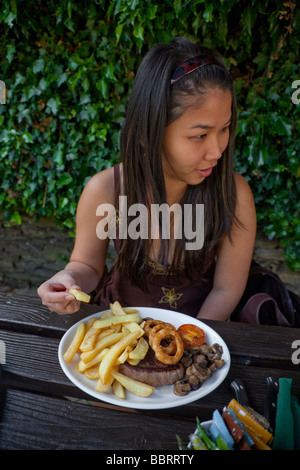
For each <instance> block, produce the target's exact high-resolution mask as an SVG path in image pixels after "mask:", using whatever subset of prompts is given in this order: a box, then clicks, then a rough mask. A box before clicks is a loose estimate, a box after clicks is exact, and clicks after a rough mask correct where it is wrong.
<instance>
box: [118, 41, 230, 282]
mask: <svg viewBox="0 0 300 470" xmlns="http://www.w3.org/2000/svg"><path fill="white" fill-rule="evenodd" d="M202 54H203V55H206V56H208V57H209V58H210V59H211V61H212V62H213V64H212V65H208V66H205V67H201V68H199V69H197V70H195V71H194V72H193V73H190V74H189V75H187V76H185V77H184V78H182V79H180V80H179V81H178V82H176V83H174V84H173V85H172V86H170V80H171V76H172V73H173V72H174V70H175V69H176V68H177V67H178V66H179V65H180V64H182V63H183V62H185V61H186V60H188V59H190V58H192V57H194V56H197V55H202ZM212 88H219V89H221V90H230V92H231V95H232V120H231V124H230V128H229V142H228V146H227V148H226V150H225V151H224V153H223V155H222V158H221V159H220V160H219V162H218V165H217V166H216V168H214V170H213V172H212V174H211V175H210V176H209V178H206V179H205V180H204V181H203V182H202V183H200V184H198V185H195V186H192V185H189V186H188V188H187V190H186V192H185V195H184V197H183V199H182V201H181V204H185V203H187V204H192V205H193V207H195V205H196V204H204V208H205V239H204V245H203V248H202V249H201V250H189V251H185V249H184V245H185V243H186V240H185V238H184V236H183V237H182V239H181V240H176V247H175V254H174V258H173V265H174V266H175V265H177V264H178V263H179V262H180V261H182V260H183V262H184V267H185V271H186V275H187V276H189V277H191V275H192V273H193V272H195V267H197V273H198V275H200V276H203V277H204V276H205V272H206V271H207V269H208V268H209V267H210V265H211V263H212V262H213V260H214V259H215V257H216V256H217V253H218V248H219V246H220V242H221V241H222V239H223V237H224V235H225V234H227V235H228V236H229V237H230V233H231V229H232V225H233V221H234V219H235V215H234V213H235V205H236V193H235V183H234V171H233V154H234V138H235V130H236V116H237V112H236V99H235V93H234V87H233V81H232V78H231V76H230V74H229V72H228V70H227V68H226V66H225V64H224V62H223V60H222V58H221V57H220V55H219V54H218V53H217V52H215V51H213V50H211V49H208V48H204V47H202V46H198V45H196V44H194V43H192V42H190V41H189V40H187V39H184V38H175V39H174V40H172V41H171V42H170V43H169V44H158V45H156V46H154V47H153V48H152V49H151V50H150V51H149V52H148V53H147V54H146V56H145V57H144V59H143V60H142V62H141V65H140V67H139V69H138V71H137V74H136V77H135V81H134V85H133V89H132V92H131V95H130V99H129V103H128V108H127V113H126V119H125V122H124V125H123V128H122V131H121V141H120V150H121V160H122V163H123V182H124V194H125V195H126V196H127V205H128V207H129V206H130V205H131V204H135V203H137V202H138V203H141V204H144V205H145V206H146V207H147V208H148V209H150V206H151V203H156V204H163V203H166V202H167V201H166V188H165V181H164V173H163V168H162V143H163V138H164V133H165V129H166V127H167V125H168V124H170V123H171V122H172V121H174V120H176V119H178V118H179V117H180V116H181V115H182V114H183V113H184V111H185V110H186V109H187V108H188V107H190V106H191V100H189V99H187V98H188V97H190V96H197V97H198V98H200V99H201V95H202V96H205V94H206V93H207V92H208V91H209V90H211V89H212ZM195 101H196V100H195ZM197 103H198V105H199V100H197ZM129 220H130V219H128V222H129ZM193 220H194V218H193ZM168 242H169V241H168V240H161V249H160V255H159V259H158V260H157V261H158V262H159V263H160V264H165V262H166V257H167V253H168V246H169V244H168ZM150 246H151V240H150V239H141V238H140V239H137V240H132V239H130V238H129V237H127V239H125V240H122V248H121V250H120V253H119V265H120V269H121V271H122V272H123V273H124V275H126V276H129V278H130V279H131V280H132V281H133V282H135V283H137V284H139V285H140V286H142V287H143V286H145V282H144V276H145V273H146V270H147V259H148V255H149V251H150Z"/></svg>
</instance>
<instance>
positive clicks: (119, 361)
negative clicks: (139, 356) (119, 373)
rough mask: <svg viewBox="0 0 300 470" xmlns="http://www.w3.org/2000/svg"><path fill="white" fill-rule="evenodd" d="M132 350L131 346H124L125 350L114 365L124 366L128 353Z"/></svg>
mask: <svg viewBox="0 0 300 470" xmlns="http://www.w3.org/2000/svg"><path fill="white" fill-rule="evenodd" d="M132 349H133V346H132V345H130V346H126V348H125V349H124V351H123V352H122V354H120V356H119V357H118V359H117V360H116V364H117V365H120V364H124V362H126V361H127V360H128V357H129V353H130V351H132Z"/></svg>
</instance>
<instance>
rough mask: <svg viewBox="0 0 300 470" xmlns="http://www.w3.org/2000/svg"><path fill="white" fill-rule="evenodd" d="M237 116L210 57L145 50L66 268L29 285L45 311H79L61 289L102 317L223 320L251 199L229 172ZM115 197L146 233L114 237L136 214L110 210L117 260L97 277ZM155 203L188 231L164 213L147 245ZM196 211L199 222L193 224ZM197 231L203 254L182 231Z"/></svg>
mask: <svg viewBox="0 0 300 470" xmlns="http://www.w3.org/2000/svg"><path fill="white" fill-rule="evenodd" d="M236 114H237V113H236V100H235V94H234V88H233V82H232V79H231V76H230V74H229V72H228V70H227V69H226V67H225V65H224V63H223V61H222V59H221V58H220V56H219V54H217V53H216V52H215V51H212V50H210V49H207V48H203V47H200V46H198V45H195V44H193V43H191V42H189V41H187V40H185V39H183V38H176V39H174V40H173V41H171V42H170V43H169V44H160V45H157V46H155V47H154V48H153V49H151V50H150V51H149V52H148V54H147V55H146V56H145V58H144V60H143V61H142V63H141V65H140V67H139V70H138V72H137V75H136V78H135V82H134V86H133V90H132V93H131V96H130V100H129V104H128V109H127V114H126V120H125V123H124V126H123V128H122V132H121V163H120V164H119V165H116V166H115V167H112V168H110V169H107V170H104V171H102V172H100V173H98V174H96V175H95V176H93V177H92V178H91V179H90V180H89V182H88V184H87V185H86V187H85V188H84V190H83V193H82V196H81V198H80V201H79V204H78V210H77V221H76V224H77V230H76V240H75V245H74V250H73V252H72V255H71V258H70V262H69V263H68V264H67V265H66V267H65V269H64V270H62V271H60V272H59V273H57V274H55V275H54V276H53V277H52V278H51V279H50V280H48V281H47V282H45V283H43V284H42V285H41V286H40V287H39V289H38V294H39V295H40V297H41V298H42V302H43V304H44V305H46V306H48V307H49V308H50V309H51V310H52V311H56V312H57V313H59V314H64V313H72V312H75V311H77V310H78V309H79V307H80V304H79V302H78V301H77V300H76V299H75V298H74V297H73V296H72V295H70V294H69V292H68V291H69V289H70V288H71V287H73V286H74V285H75V286H78V287H79V288H80V289H82V290H83V291H85V292H88V293H92V292H93V293H94V294H95V295H94V302H96V303H98V304H99V305H101V307H104V308H107V307H108V305H109V302H113V301H115V300H118V301H119V302H120V303H121V304H122V305H123V306H140V307H141V306H153V307H160V308H167V309H173V310H174V311H178V312H182V313H186V314H189V315H192V316H197V317H198V318H207V319H209V318H210V319H214V320H226V319H228V318H229V317H230V315H231V313H232V312H233V310H234V309H235V307H236V306H237V304H238V302H239V300H240V298H241V296H242V294H243V292H244V289H245V286H246V282H247V279H248V273H249V268H250V264H251V260H252V254H253V247H254V241H255V234H256V213H255V206H254V201H253V196H252V193H251V190H250V188H249V186H248V184H247V182H246V180H245V179H244V178H243V177H242V176H240V175H238V174H236V173H235V172H234V161H233V160H234V138H235V129H236V119H237V117H236ZM119 196H124V197H125V196H126V204H127V208H131V207H136V206H133V205H134V204H138V203H139V204H142V205H143V207H145V208H146V209H147V210H148V212H147V214H148V215H147V217H146V220H145V217H144V219H143V223H144V224H145V225H146V226H147V228H146V232H147V231H148V232H147V233H148V236H145V237H144V238H143V237H141V236H140V237H138V236H134V234H133V235H131V236H127V237H126V236H123V235H122V236H121V230H122V233H123V234H124V233H125V234H126V233H127V235H128V233H130V231H129V230H127V231H126V230H125V232H124V228H125V229H129V226H130V223H132V221H133V219H134V217H133V216H132V217H130V215H129V212H130V211H128V214H125V213H124V211H123V212H122V211H120V212H116V215H117V217H116V219H117V220H116V238H115V240H114V242H115V247H116V250H117V258H116V261H115V263H114V265H113V267H112V269H111V271H110V273H106V270H105V259H106V253H107V249H108V244H109V239H108V238H107V237H106V238H105V237H104V236H102V237H100V236H99V222H101V221H102V222H103V221H104V219H105V215H104V213H103V211H102V210H101V208H105V207H111V206H113V207H116V208H118V201H120V198H119ZM105 204H110V206H105ZM155 204H156V205H158V206H154V205H155ZM163 204H168V206H169V207H170V208H172V207H179V208H181V209H182V211H181V215H182V219H179V220H182V223H181V228H182V227H183V226H185V227H188V228H189V231H188V230H187V231H185V230H181V232H177V230H178V226H176V224H175V215H174V214H173V212H172V211H170V214H171V217H170V236H169V237H163V236H162V234H163V230H164V227H163V226H162V224H163V222H162V221H161V223H160V237H159V238H157V237H154V236H152V237H151V233H152V232H151V229H150V228H149V227H152V225H151V223H152V224H153V223H154V218H153V213H152V217H151V208H153V207H162V206H161V205H163ZM173 205H176V206H173ZM200 205H202V206H200ZM187 207H188V208H192V216H191V217H190V218H189V219H188V218H187V212H186V211H185V208H187ZM199 207H202V208H203V207H204V225H203V223H201V222H199V220H198V219H197V217H196V215H197V209H199ZM99 208H100V209H99ZM100 214H101V215H100ZM189 214H190V213H189ZM172 215H173V217H172ZM177 220H178V219H177ZM185 221H186V222H188V223H189V224H190V225H188V223H186V225H184V223H185ZM146 222H149V225H148V224H147V223H146ZM176 227H177V228H176ZM136 228H137V226H136ZM199 231H202V232H203V236H204V238H203V243H202V244H201V246H198V247H197V249H194V248H192V249H189V248H187V247H189V246H191V245H189V244H188V243H187V242H190V239H189V233H195V234H197V233H199ZM186 232H187V233H186ZM137 233H138V230H137ZM144 233H145V231H144ZM178 233H181V236H177V235H176V234H178Z"/></svg>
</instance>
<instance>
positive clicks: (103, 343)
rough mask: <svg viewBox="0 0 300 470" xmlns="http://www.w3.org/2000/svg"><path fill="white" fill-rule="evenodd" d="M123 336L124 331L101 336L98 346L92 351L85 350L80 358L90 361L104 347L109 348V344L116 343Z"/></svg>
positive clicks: (86, 361)
mask: <svg viewBox="0 0 300 470" xmlns="http://www.w3.org/2000/svg"><path fill="white" fill-rule="evenodd" d="M122 338H123V333H112V334H111V335H108V336H104V338H101V339H100V340H99V341H98V342H97V344H96V347H95V348H94V349H93V350H91V351H85V352H83V353H82V354H81V355H80V359H81V360H82V361H83V362H85V363H88V362H90V361H92V360H93V359H94V357H96V356H97V355H98V354H99V353H100V352H101V351H102V350H103V349H105V348H108V347H109V346H111V345H113V344H115V343H116V342H117V341H119V340H120V339H122Z"/></svg>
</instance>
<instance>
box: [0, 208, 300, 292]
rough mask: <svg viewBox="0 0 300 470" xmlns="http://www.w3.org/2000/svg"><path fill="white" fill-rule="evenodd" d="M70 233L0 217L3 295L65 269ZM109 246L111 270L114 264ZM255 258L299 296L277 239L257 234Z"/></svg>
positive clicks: (298, 278) (45, 222)
mask: <svg viewBox="0 0 300 470" xmlns="http://www.w3.org/2000/svg"><path fill="white" fill-rule="evenodd" d="M73 243H74V239H73V238H72V237H71V236H70V235H69V233H68V230H61V229H60V228H58V227H57V225H55V224H54V222H53V221H51V220H49V219H40V220H39V221H35V220H33V219H31V218H24V219H23V223H22V225H13V226H10V227H6V226H5V224H4V223H3V219H1V216H0V292H12V293H24V294H28V295H34V296H35V295H36V289H37V287H38V286H39V285H40V284H41V283H42V282H43V281H45V280H47V279H49V277H51V276H52V275H53V274H55V273H56V272H57V271H58V270H60V269H63V267H64V265H65V263H66V262H67V260H68V257H69V256H70V254H71V251H72V248H73ZM113 258H114V249H113V248H112V247H110V251H109V254H108V267H109V266H110V265H111V263H112V262H113ZM255 259H256V260H257V261H258V262H259V263H260V264H261V265H263V266H266V267H267V268H268V269H270V270H272V271H275V272H277V274H279V276H280V277H281V279H282V280H283V282H285V283H286V284H287V286H288V287H289V288H290V289H291V290H293V291H294V292H296V293H298V294H299V295H300V273H297V274H296V273H293V272H291V271H290V270H289V269H288V267H287V265H286V263H285V262H284V256H283V250H282V249H281V248H280V247H279V244H278V242H277V241H276V240H274V241H270V240H267V239H266V237H265V236H263V235H261V234H258V235H257V240H256V247H255Z"/></svg>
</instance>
